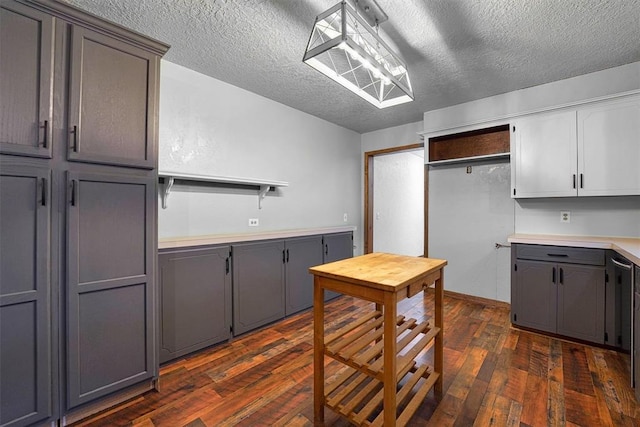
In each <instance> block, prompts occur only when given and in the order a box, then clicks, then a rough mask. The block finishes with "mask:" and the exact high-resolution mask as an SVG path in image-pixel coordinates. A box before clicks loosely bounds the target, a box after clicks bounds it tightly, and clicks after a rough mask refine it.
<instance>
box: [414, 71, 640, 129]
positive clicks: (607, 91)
mask: <svg viewBox="0 0 640 427" xmlns="http://www.w3.org/2000/svg"><path fill="white" fill-rule="evenodd" d="M638 89H640V62H633V63H631V64H627V65H622V66H620V67H614V68H609V69H606V70H602V71H598V72H595V73H590V74H585V75H582V76H577V77H573V78H570V79H565V80H559V81H557V82H553V83H548V84H544V85H540V86H534V87H530V88H527V89H522V90H516V91H513V92H508V93H504V94H501V95H496V96H491V97H489V98H483V99H479V100H477V101H472V102H467V103H464V104H458V105H454V106H451V107H448V108H442V109H439V110H432V111H427V112H425V113H424V132H437V131H442V130H446V129H453V128H457V127H462V126H468V125H473V124H479V123H483V122H489V121H492V120H498V119H501V118H507V117H513V116H516V115H523V114H527V113H531V112H535V111H538V110H543V109H546V108H549V107H554V106H561V105H565V104H571V103H576V102H580V101H584V100H587V99H593V98H599V97H603V96H608V95H613V94H617V93H623V92H628V91H632V90H638Z"/></svg>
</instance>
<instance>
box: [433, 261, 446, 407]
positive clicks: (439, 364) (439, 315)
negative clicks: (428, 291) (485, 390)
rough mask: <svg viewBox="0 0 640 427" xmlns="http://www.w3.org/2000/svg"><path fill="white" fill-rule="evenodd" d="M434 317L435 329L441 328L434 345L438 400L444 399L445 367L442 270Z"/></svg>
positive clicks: (436, 293) (436, 288)
mask: <svg viewBox="0 0 640 427" xmlns="http://www.w3.org/2000/svg"><path fill="white" fill-rule="evenodd" d="M434 300H435V301H434V305H435V308H434V317H435V319H434V320H435V327H436V328H440V332H438V335H436V338H435V343H434V349H433V351H434V358H433V359H434V363H433V369H434V371H435V372H438V373H439V374H440V376H439V377H438V379H437V380H436V383H435V384H434V387H433V392H434V394H435V396H436V398H438V399H441V398H442V382H443V370H442V368H443V365H444V354H443V346H444V327H443V326H444V313H443V310H444V270H443V269H441V270H440V278H438V279H437V280H436V283H435V298H434Z"/></svg>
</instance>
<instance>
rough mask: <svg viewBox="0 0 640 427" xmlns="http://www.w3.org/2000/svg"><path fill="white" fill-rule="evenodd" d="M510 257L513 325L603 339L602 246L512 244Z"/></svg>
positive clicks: (590, 339) (584, 338)
mask: <svg viewBox="0 0 640 427" xmlns="http://www.w3.org/2000/svg"><path fill="white" fill-rule="evenodd" d="M512 257H513V266H512V272H511V273H512V275H511V320H512V322H513V323H514V324H516V325H520V326H524V327H528V328H533V329H537V330H539V331H544V332H550V333H556V334H559V335H563V336H567V337H571V338H577V339H581V340H585V341H590V342H595V343H600V344H603V343H604V342H605V285H606V281H605V277H606V276H605V267H604V251H603V250H599V249H584V248H566V247H554V246H542V245H520V244H517V245H513V249H512Z"/></svg>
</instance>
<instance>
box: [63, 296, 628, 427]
mask: <svg viewBox="0 0 640 427" xmlns="http://www.w3.org/2000/svg"><path fill="white" fill-rule="evenodd" d="M430 295H431V296H430ZM372 310H373V305H372V304H370V303H366V302H362V301H359V300H357V299H354V298H350V297H341V298H337V299H335V300H333V301H331V302H329V303H327V305H326V313H325V319H326V325H327V329H328V330H337V329H339V328H341V327H343V326H345V325H348V324H350V323H351V322H353V321H354V319H359V318H360V317H362V316H363V315H364V313H368V312H370V311H372ZM444 310H445V324H444V335H445V339H444V345H445V348H444V378H443V379H444V381H443V393H444V395H443V398H442V400H441V401H437V400H436V399H435V397H434V396H433V393H429V394H428V395H427V397H426V399H425V400H424V401H423V403H422V404H421V405H420V407H419V408H418V410H417V411H416V414H415V415H414V417H413V418H412V419H411V420H410V421H409V423H408V425H409V426H421V427H423V426H436V427H441V426H454V425H456V426H471V425H473V426H478V427H486V426H500V427H503V426H518V427H527V426H536V427H537V426H547V425H549V426H563V425H565V426H578V425H579V426H585V425H586V426H592V425H593V426H616V427H617V426H627V425H628V426H640V419H639V418H638V414H639V411H640V405H638V403H637V402H636V401H635V398H634V394H633V390H632V389H631V387H630V386H629V355H628V354H624V353H618V352H615V351H611V350H606V349H602V348H596V347H589V346H585V345H582V344H577V343H571V342H567V341H561V340H557V339H555V338H548V337H545V336H542V335H539V334H535V333H531V332H528V331H523V330H519V329H516V328H513V327H512V326H511V324H510V313H509V311H508V309H506V308H504V307H494V306H485V305H483V304H482V303H478V302H469V301H465V300H462V299H455V298H451V297H446V296H445V303H444ZM398 312H399V313H402V314H406V316H407V317H411V318H415V319H417V320H418V321H419V322H420V321H422V320H426V319H428V318H430V317H431V315H432V313H433V300H432V293H431V292H427V296H426V297H425V298H423V297H422V296H420V295H417V296H415V297H413V298H410V299H407V300H404V301H402V302H401V303H400V308H399V310H398ZM312 319H313V316H312V313H311V312H310V311H305V312H302V313H299V314H296V315H294V316H291V317H288V318H286V319H284V320H283V321H281V322H276V323H274V324H272V325H270V326H268V327H265V328H262V329H260V330H258V331H255V332H250V333H247V334H245V335H243V336H240V337H236V338H233V339H232V340H231V341H230V342H227V343H223V344H221V345H218V346H213V347H210V348H208V349H205V350H203V351H200V352H198V353H194V354H191V355H187V356H185V357H182V358H180V359H177V360H175V361H173V362H171V363H168V364H166V365H164V366H162V367H161V369H160V391H159V392H155V391H152V392H148V393H146V394H144V395H143V396H139V397H137V398H135V399H132V400H130V401H128V402H125V403H124V404H122V405H120V406H118V407H115V408H112V409H110V410H106V411H104V412H102V413H99V414H96V415H94V416H92V417H90V418H88V419H85V420H82V421H81V422H78V423H76V424H75V425H74V426H75V427H79V426H82V427H102V426H104V427H107V426H108V427H113V426H123V427H129V426H137V427H186V426H188V427H205V426H206V427H213V426H215V427H218V426H251V427H254V426H278V427H302V426H304V427H306V426H312V425H313V404H312V401H313V333H312V332H313V331H312V323H313V320H312ZM418 360H419V362H420V363H423V364H428V365H431V364H433V352H432V351H431V350H430V351H426V352H424V353H422V354H420V355H419V357H418ZM341 368H342V366H341V365H340V364H339V363H337V362H335V361H332V360H331V359H330V358H325V375H326V378H327V379H328V378H330V377H331V376H334V375H337V374H338V372H339V370H340V369H341ZM325 425H327V426H331V427H347V426H349V425H350V424H349V422H348V421H346V420H344V419H343V418H341V417H339V416H338V415H337V414H335V413H334V412H333V411H331V410H330V409H325Z"/></svg>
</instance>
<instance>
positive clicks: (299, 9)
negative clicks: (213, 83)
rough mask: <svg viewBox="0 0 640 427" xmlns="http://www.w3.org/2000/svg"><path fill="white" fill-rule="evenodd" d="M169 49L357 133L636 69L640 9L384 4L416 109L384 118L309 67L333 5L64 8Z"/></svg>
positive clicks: (86, 3) (626, 3)
mask: <svg viewBox="0 0 640 427" xmlns="http://www.w3.org/2000/svg"><path fill="white" fill-rule="evenodd" d="M65 1H67V2H68V3H71V4H73V5H75V6H77V7H79V8H80V9H84V10H87V11H89V12H91V13H94V14H96V15H98V16H101V17H104V18H106V19H109V20H111V21H114V22H116V23H119V24H121V25H123V26H125V27H128V28H131V29H134V30H136V31H138V32H141V33H143V34H147V35H149V36H151V37H153V38H156V39H159V40H161V41H164V42H166V43H169V44H170V45H171V49H170V50H169V52H168V53H167V55H166V56H165V59H167V60H168V61H171V62H173V63H176V64H179V65H182V66H185V67H187V68H190V69H193V70H196V71H198V72H200V73H203V74H207V75H209V76H211V77H215V78H216V79H219V80H222V81H225V82H227V83H230V84H232V85H235V86H238V87H241V88H244V89H246V90H249V91H251V92H254V93H257V94H260V95H262V96H265V97H267V98H270V99H273V100H275V101H278V102H281V103H283V104H286V105H289V106H291V107H293V108H296V109H298V110H302V111H305V112H307V113H310V114H313V115H315V116H317V117H320V118H323V119H325V120H328V121H330V122H333V123H335V124H338V125H341V126H344V127H346V128H349V129H352V130H354V131H357V132H359V133H364V132H369V131H373V130H377V129H382V128H386V127H391V126H397V125H401V124H405V123H411V122H416V121H419V120H422V114H423V113H424V112H425V111H429V110H433V109H438V108H442V107H446V106H450V105H454V104H459V103H462V102H467V101H472V100H475V99H479V98H484V97H487V96H492V95H496V94H500V93H505V92H509V91H512V90H517V89H522V88H525V87H530V86H535V85H539V84H543V83H547V82H551V81H555V80H560V79H565V78H569V77H573V76H577V75H580V74H585V73H590V72H594V71H598V70H603V69H605V68H610V67H615V66H618V65H623V64H628V63H631V62H635V61H640V0H377V2H378V4H379V5H380V6H381V7H382V9H384V11H385V12H386V13H387V15H389V20H388V21H387V22H384V23H383V24H381V25H380V33H381V34H382V35H383V38H384V39H385V40H386V41H387V42H389V44H390V45H391V46H395V47H396V48H397V50H398V52H399V53H400V54H401V56H403V57H404V59H405V60H406V61H407V64H408V68H409V72H410V76H411V81H412V85H413V88H414V92H415V97H416V99H415V101H414V102H411V103H408V104H403V105H399V106H395V107H390V108H387V109H383V110H378V109H377V108H375V107H373V106H371V105H370V104H368V103H367V102H366V101H364V100H362V99H361V98H359V97H358V96H356V95H354V94H352V93H351V92H349V91H348V90H346V89H343V88H342V87H341V86H339V85H338V84H337V83H335V82H333V81H331V80H330V79H328V78H327V77H325V76H323V75H322V74H320V73H318V72H317V71H315V70H314V69H312V68H311V67H309V66H308V65H306V64H304V63H302V56H303V54H304V50H305V47H306V44H307V41H308V38H309V35H310V32H311V27H312V24H313V22H314V19H315V17H316V15H318V14H319V13H321V12H323V11H324V10H326V9H328V8H329V7H331V6H333V5H334V4H336V3H337V2H338V0H270V1H265V0H262V1H261V0H65Z"/></svg>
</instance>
